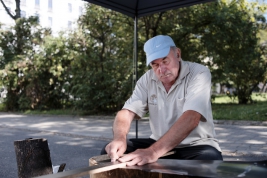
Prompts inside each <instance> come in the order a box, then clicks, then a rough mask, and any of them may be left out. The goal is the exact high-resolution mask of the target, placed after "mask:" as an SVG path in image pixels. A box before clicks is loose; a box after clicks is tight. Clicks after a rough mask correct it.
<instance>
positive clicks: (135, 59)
mask: <svg viewBox="0 0 267 178" xmlns="http://www.w3.org/2000/svg"><path fill="white" fill-rule="evenodd" d="M137 25H138V18H137V17H136V16H135V18H134V59H133V60H134V61H133V67H134V72H133V90H134V87H135V85H136V82H137V79H138V75H137V70H138V64H137V62H138V58H137V56H138V53H137V48H138V43H137V42H138V29H137ZM135 135H136V136H135V137H136V138H138V119H136V120H135Z"/></svg>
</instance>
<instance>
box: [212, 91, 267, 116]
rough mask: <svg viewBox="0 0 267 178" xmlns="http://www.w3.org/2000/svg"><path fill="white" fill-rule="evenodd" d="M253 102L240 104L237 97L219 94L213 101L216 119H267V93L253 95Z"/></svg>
mask: <svg viewBox="0 0 267 178" xmlns="http://www.w3.org/2000/svg"><path fill="white" fill-rule="evenodd" d="M252 99H253V101H255V103H253V104H246V105H239V104H237V103H238V100H237V99H231V98H229V97H228V96H226V95H221V96H217V97H216V98H215V100H214V101H213V102H212V111H213V119H214V120H248V121H267V94H256V93H254V94H253V95H252Z"/></svg>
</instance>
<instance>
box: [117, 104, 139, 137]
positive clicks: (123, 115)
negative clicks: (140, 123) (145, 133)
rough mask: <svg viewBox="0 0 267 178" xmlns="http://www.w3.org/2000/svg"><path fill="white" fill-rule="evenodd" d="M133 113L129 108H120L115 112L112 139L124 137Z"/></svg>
mask: <svg viewBox="0 0 267 178" xmlns="http://www.w3.org/2000/svg"><path fill="white" fill-rule="evenodd" d="M134 116H135V113H133V112H131V111H129V110H125V109H123V110H121V111H119V112H118V113H117V115H116V118H115V121H114V123H113V139H114V140H116V139H126V137H127V134H128V132H129V130H130V126H131V122H132V120H133V118H134Z"/></svg>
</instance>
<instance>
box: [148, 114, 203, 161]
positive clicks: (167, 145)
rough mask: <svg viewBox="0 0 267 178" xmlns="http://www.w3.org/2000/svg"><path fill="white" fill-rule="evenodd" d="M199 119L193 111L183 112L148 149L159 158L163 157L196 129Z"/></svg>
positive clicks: (199, 116) (198, 115)
mask: <svg viewBox="0 0 267 178" xmlns="http://www.w3.org/2000/svg"><path fill="white" fill-rule="evenodd" d="M200 118H201V115H200V114H199V113H197V112H195V111H187V112H185V113H184V114H183V115H182V116H181V117H180V118H179V120H178V121H176V122H175V123H174V125H173V126H172V127H171V128H170V129H169V131H168V132H167V133H166V134H165V135H163V136H162V137H161V138H160V139H159V140H158V141H157V142H156V143H155V144H153V145H152V146H151V147H150V149H151V150H152V151H154V152H155V153H156V154H157V155H158V156H159V157H160V156H162V155H164V154H165V153H166V152H168V151H170V150H171V149H173V148H175V147H176V146H177V145H178V144H180V143H181V142H182V141H183V140H184V139H185V138H186V137H187V136H188V135H189V134H190V132H191V131H192V130H194V129H195V128H196V127H197V125H198V123H199V120H200Z"/></svg>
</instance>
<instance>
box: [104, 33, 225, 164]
mask: <svg viewBox="0 0 267 178" xmlns="http://www.w3.org/2000/svg"><path fill="white" fill-rule="evenodd" d="M144 51H145V52H146V57H147V59H146V60H147V65H150V66H151V67H152V69H151V70H149V71H148V72H146V73H145V74H144V75H143V76H142V77H141V78H140V79H139V80H138V82H137V84H136V87H135V90H134V91H133V94H132V96H131V97H130V98H129V99H128V100H127V101H126V103H125V105H124V106H123V109H122V110H121V111H119V112H118V113H117V115H116V118H115V121H114V125H113V132H114V137H113V140H112V141H111V142H110V143H109V144H108V145H107V146H106V147H105V150H102V154H106V153H107V154H108V155H109V157H110V158H111V161H115V160H118V161H120V162H127V166H131V165H144V164H147V163H152V162H155V161H157V160H158V159H159V158H160V157H162V156H163V155H164V154H165V153H167V152H168V151H170V150H175V152H176V153H175V154H174V155H171V156H169V158H172V159H198V160H222V155H221V149H220V147H219V144H218V142H217V140H216V139H215V138H214V137H215V131H214V125H213V118H212V111H211V103H210V94H211V74H210V71H209V69H208V68H207V67H205V66H202V65H200V64H197V63H192V62H186V61H183V60H182V59H181V51H180V49H179V48H176V47H175V44H174V42H173V40H172V39H171V38H170V37H169V36H163V35H159V36H156V37H154V38H152V39H150V40H148V41H147V42H146V43H145V45H144ZM148 111H149V122H150V128H151V131H152V135H151V136H150V138H148V139H130V140H128V141H127V133H128V132H129V129H130V124H131V122H132V120H133V119H134V118H135V117H138V118H141V117H142V116H144V115H145V114H146V113H147V112H148ZM124 153H129V154H125V155H123V154H124Z"/></svg>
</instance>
